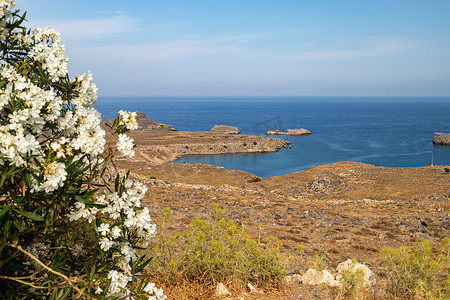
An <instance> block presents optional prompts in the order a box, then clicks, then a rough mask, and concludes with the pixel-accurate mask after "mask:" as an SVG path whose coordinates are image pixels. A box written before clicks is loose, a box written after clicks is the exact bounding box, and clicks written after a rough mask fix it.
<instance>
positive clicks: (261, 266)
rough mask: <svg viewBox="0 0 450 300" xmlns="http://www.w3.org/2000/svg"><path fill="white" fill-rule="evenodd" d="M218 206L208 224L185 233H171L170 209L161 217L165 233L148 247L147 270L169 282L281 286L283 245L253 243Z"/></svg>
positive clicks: (193, 226) (197, 223) (199, 224)
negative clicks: (169, 227)
mask: <svg viewBox="0 0 450 300" xmlns="http://www.w3.org/2000/svg"><path fill="white" fill-rule="evenodd" d="M226 213H227V211H226V210H223V209H221V208H219V207H216V208H215V209H214V210H213V212H212V217H211V219H210V220H204V219H199V218H195V219H194V220H193V221H192V222H191V224H190V225H189V227H188V228H187V231H186V232H185V233H184V234H180V233H178V232H169V231H168V230H167V225H168V223H169V219H170V215H171V213H170V210H168V209H167V210H165V211H163V213H162V216H161V232H160V234H159V235H158V237H157V238H156V240H155V241H154V243H153V244H152V247H151V248H150V251H151V255H152V256H153V257H154V259H153V261H152V263H151V264H150V265H149V266H148V268H149V271H151V273H152V274H153V273H155V272H156V273H158V272H159V273H158V277H159V278H160V279H164V278H166V284H173V283H176V281H178V280H179V279H184V280H186V281H191V282H193V281H200V282H203V283H206V284H208V283H214V282H225V281H226V282H234V283H238V284H246V283H247V282H249V281H251V282H252V283H254V284H258V285H264V286H277V285H279V284H280V282H281V279H282V278H283V277H284V276H285V275H286V264H287V259H286V258H285V257H283V256H282V255H281V254H280V245H278V244H271V243H267V244H266V243H263V242H262V241H261V239H257V240H255V239H251V238H250V237H249V236H248V234H247V229H246V228H245V227H244V226H238V225H236V224H235V223H234V222H232V221H231V220H226V219H225V218H224V217H223V216H224V215H225V214H226Z"/></svg>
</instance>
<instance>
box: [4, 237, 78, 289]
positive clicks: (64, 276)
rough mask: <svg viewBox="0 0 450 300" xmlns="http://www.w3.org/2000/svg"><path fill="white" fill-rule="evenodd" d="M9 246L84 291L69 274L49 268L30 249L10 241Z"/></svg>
mask: <svg viewBox="0 0 450 300" xmlns="http://www.w3.org/2000/svg"><path fill="white" fill-rule="evenodd" d="M7 246H9V247H12V248H16V249H17V250H19V251H20V252H22V253H24V254H25V255H27V256H29V257H31V259H33V260H34V261H36V262H37V263H38V264H40V265H41V266H42V267H43V268H44V269H46V270H47V271H49V272H51V273H53V274H55V275H58V276H60V277H62V278H63V279H64V280H65V281H67V283H68V284H69V285H70V286H71V287H72V288H73V289H75V290H76V291H77V292H78V293H80V294H83V292H82V291H81V290H80V289H79V288H78V287H76V286H75V285H74V284H73V280H71V279H70V278H69V277H67V276H66V275H64V274H62V273H59V272H58V271H55V270H53V269H52V268H49V267H48V266H46V265H45V264H44V263H43V262H41V261H40V260H39V259H38V258H37V257H36V256H34V255H33V254H31V253H29V252H28V251H26V250H24V249H23V248H22V246H20V245H13V244H9V243H8V244H7ZM25 284H26V283H25ZM28 285H29V284H28Z"/></svg>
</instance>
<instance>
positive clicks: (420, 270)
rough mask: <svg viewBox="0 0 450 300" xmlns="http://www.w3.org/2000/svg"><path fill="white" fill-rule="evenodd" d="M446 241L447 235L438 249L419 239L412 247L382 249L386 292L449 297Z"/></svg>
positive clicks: (421, 297)
mask: <svg viewBox="0 0 450 300" xmlns="http://www.w3.org/2000/svg"><path fill="white" fill-rule="evenodd" d="M449 245H450V242H449V239H446V240H444V241H443V247H441V249H432V248H431V246H430V243H429V242H428V241H426V240H424V239H419V240H418V241H417V243H416V246H415V247H400V248H397V249H393V248H385V249H383V250H382V268H383V270H384V275H385V285H386V292H388V293H389V294H391V295H393V296H394V297H405V296H407V297H415V298H419V299H439V298H440V299H449V298H448V297H449V296H450V294H449V281H450V280H449V253H450V250H449V247H450V246H449ZM433 250H434V251H433ZM433 253H440V255H439V256H438V255H433Z"/></svg>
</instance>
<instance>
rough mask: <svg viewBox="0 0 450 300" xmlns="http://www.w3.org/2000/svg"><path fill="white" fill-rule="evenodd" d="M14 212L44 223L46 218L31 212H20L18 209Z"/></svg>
mask: <svg viewBox="0 0 450 300" xmlns="http://www.w3.org/2000/svg"><path fill="white" fill-rule="evenodd" d="M13 210H14V211H15V212H16V213H18V214H19V215H21V216H24V217H25V218H28V219H31V220H34V221H40V222H42V221H44V218H43V217H42V216H40V215H37V214H35V213H32V212H29V211H23V210H19V209H17V208H13Z"/></svg>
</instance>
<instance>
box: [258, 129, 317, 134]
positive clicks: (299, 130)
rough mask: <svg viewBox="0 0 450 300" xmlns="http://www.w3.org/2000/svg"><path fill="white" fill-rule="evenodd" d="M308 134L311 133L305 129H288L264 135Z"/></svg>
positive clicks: (270, 131)
mask: <svg viewBox="0 0 450 300" xmlns="http://www.w3.org/2000/svg"><path fill="white" fill-rule="evenodd" d="M309 134H311V131H309V130H306V129H305V128H300V129H288V130H286V131H285V132H284V131H278V130H269V131H267V132H266V135H309Z"/></svg>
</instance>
